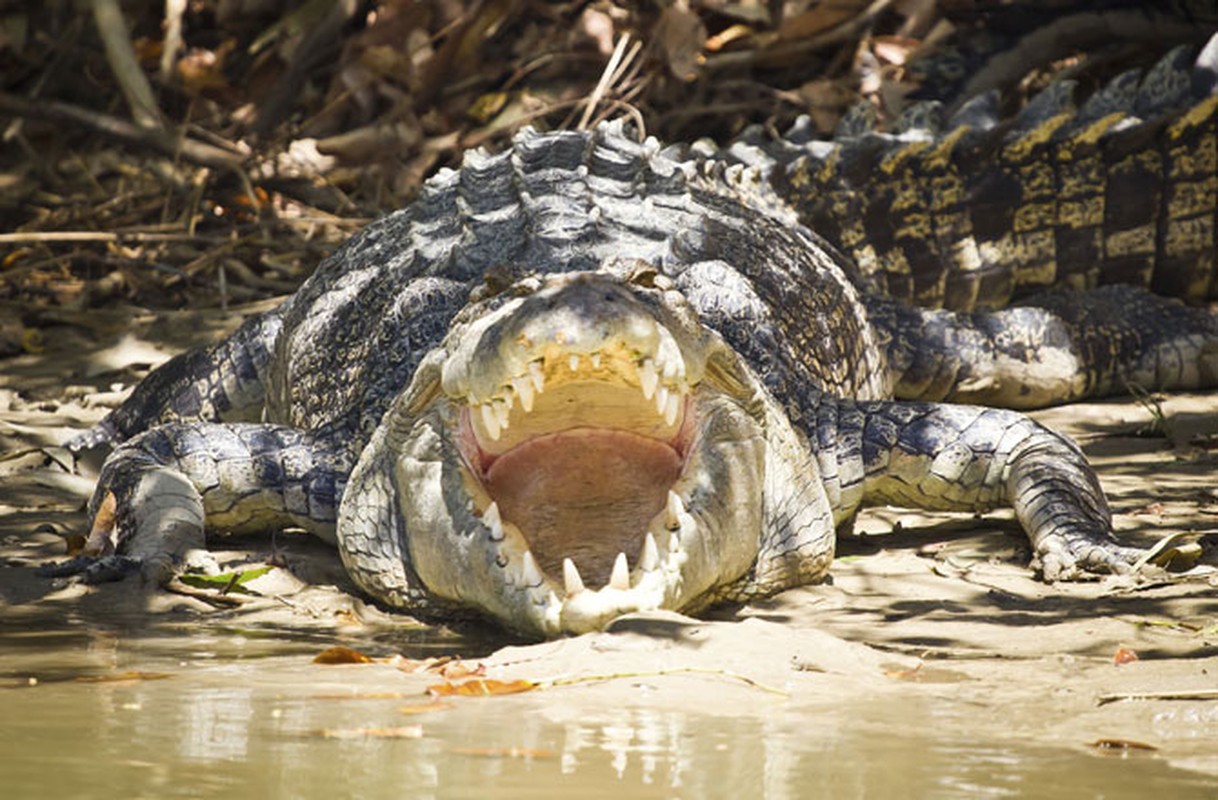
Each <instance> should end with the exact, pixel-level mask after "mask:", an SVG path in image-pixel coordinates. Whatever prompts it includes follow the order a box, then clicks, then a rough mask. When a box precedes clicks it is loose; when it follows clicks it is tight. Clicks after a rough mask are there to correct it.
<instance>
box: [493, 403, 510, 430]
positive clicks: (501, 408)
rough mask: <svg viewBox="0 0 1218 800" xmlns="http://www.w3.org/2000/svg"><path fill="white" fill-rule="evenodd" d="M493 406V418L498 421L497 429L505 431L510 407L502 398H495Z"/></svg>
mask: <svg viewBox="0 0 1218 800" xmlns="http://www.w3.org/2000/svg"><path fill="white" fill-rule="evenodd" d="M494 406H495V418H496V419H497V420H498V421H499V430H500V432H502V431H506V430H507V428H508V419H509V418H510V417H511V410H512V407H511V405H509V404H508V403H506V402H504V401H503V400H496V401H495V402H494ZM495 438H498V437H495Z"/></svg>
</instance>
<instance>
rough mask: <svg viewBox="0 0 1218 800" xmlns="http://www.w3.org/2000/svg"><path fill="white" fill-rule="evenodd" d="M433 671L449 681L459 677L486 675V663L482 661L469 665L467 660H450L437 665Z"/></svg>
mask: <svg viewBox="0 0 1218 800" xmlns="http://www.w3.org/2000/svg"><path fill="white" fill-rule="evenodd" d="M434 671H435V672H438V673H440V675H441V676H443V677H444V678H445V679H447V680H450V681H455V680H460V679H461V678H481V677H482V676H484V675H486V665H485V664H482V663H476V664H472V665H471V664H470V663H469V662H468V661H450V662H448V663H447V664H442V665H439V668H438V669H436V670H434Z"/></svg>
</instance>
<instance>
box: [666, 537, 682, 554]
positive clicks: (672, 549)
mask: <svg viewBox="0 0 1218 800" xmlns="http://www.w3.org/2000/svg"><path fill="white" fill-rule="evenodd" d="M680 551H681V537H680V536H678V535H677V534H676V532H673V534H672V535H671V536H669V537H668V555H669V557H671V556H672V555H673V554H674V553H679V552H680Z"/></svg>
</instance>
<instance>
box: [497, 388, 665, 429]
mask: <svg viewBox="0 0 1218 800" xmlns="http://www.w3.org/2000/svg"><path fill="white" fill-rule="evenodd" d="M680 410H681V397H680V395H678V394H677V393H676V392H671V393H669V395H668V402H667V403H665V404H664V422H665V423H666V424H667V425H670V426H671V425H675V424H676V422H677V412H678V411H680ZM504 427H507V426H506V425H505V426H504Z"/></svg>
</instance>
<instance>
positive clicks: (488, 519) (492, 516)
mask: <svg viewBox="0 0 1218 800" xmlns="http://www.w3.org/2000/svg"><path fill="white" fill-rule="evenodd" d="M482 524H483V525H485V526H486V527H487V528H489V529H490V531H491V541H492V542H502V541H503V518H502V517H500V516H499V504H498V503H496V502H495V501H494V500H492V501H491V504H490V505H489V506H487V507H486V511H483V512H482Z"/></svg>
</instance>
